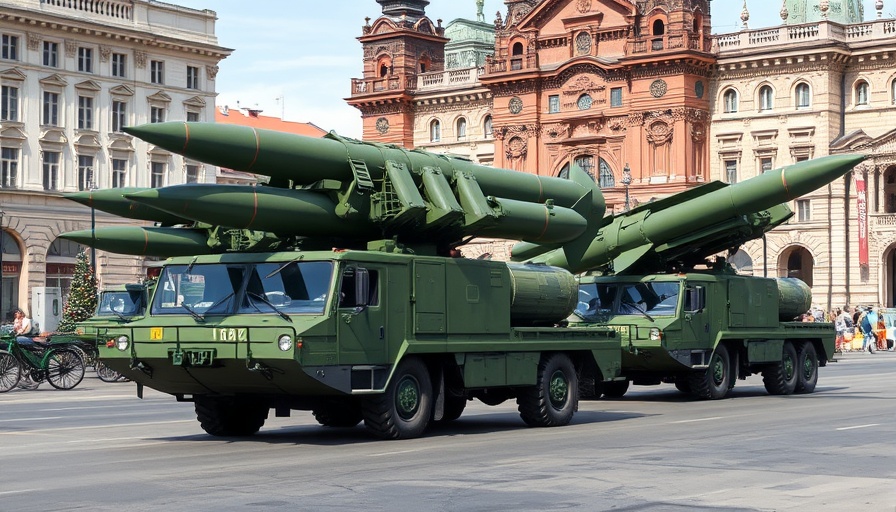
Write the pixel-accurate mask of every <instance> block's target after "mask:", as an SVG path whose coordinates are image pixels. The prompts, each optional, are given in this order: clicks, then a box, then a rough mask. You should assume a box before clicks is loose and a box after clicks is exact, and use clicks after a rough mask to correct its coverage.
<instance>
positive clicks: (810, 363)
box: [796, 341, 818, 393]
mask: <svg viewBox="0 0 896 512" xmlns="http://www.w3.org/2000/svg"><path fill="white" fill-rule="evenodd" d="M797 367H798V371H799V378H798V379H797V383H796V392H797V393H811V392H813V391H815V384H817V383H818V352H817V351H816V350H815V345H813V344H812V342H811V341H807V342H805V343H803V346H802V347H800V351H799V354H798V355H797Z"/></svg>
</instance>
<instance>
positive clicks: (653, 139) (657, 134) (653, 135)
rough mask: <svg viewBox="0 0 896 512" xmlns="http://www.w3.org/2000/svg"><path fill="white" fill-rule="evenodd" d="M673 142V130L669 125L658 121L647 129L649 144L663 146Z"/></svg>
mask: <svg viewBox="0 0 896 512" xmlns="http://www.w3.org/2000/svg"><path fill="white" fill-rule="evenodd" d="M671 140H672V129H671V128H670V127H669V125H668V124H666V123H664V122H662V121H657V122H655V123H653V124H651V125H650V126H649V127H648V128H647V142H650V143H651V144H654V145H657V146H662V145H664V144H666V143H668V142H670V141H671Z"/></svg>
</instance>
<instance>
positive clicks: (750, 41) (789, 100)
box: [710, 0, 896, 308]
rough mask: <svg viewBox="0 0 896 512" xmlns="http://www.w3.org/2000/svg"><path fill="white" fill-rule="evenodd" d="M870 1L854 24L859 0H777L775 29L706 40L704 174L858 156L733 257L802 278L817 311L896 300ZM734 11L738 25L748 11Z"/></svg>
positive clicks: (884, 81) (891, 48) (893, 150)
mask: <svg viewBox="0 0 896 512" xmlns="http://www.w3.org/2000/svg"><path fill="white" fill-rule="evenodd" d="M748 4H756V5H755V6H756V7H759V5H758V3H756V2H748ZM748 7H749V6H748ZM875 7H876V10H877V13H876V14H877V19H876V20H874V21H863V19H864V10H863V8H862V2H860V1H859V0H831V1H827V2H825V1H819V0H814V1H813V0H808V1H807V0H787V1H785V2H783V4H782V8H781V16H782V21H783V23H782V24H781V25H780V26H777V27H769V28H763V29H755V30H748V29H744V30H742V31H740V32H738V33H734V34H723V35H718V36H716V42H717V52H718V56H719V61H718V67H717V69H716V75H715V77H714V80H713V82H712V83H713V87H712V91H711V95H712V98H713V101H714V107H713V118H712V130H711V134H710V141H711V149H710V151H711V155H712V157H711V167H712V175H713V177H714V178H715V179H720V180H722V181H727V182H732V181H740V180H744V179H748V178H750V177H753V176H756V175H757V174H759V173H761V172H764V171H765V170H768V169H772V168H777V167H782V166H786V165H789V164H792V163H794V162H798V161H801V160H804V159H809V158H814V157H820V156H825V155H829V154H837V153H844V152H849V153H852V152H861V153H865V154H868V155H869V156H870V158H869V160H868V161H866V163H864V164H863V165H861V166H859V167H858V168H856V169H855V170H854V172H852V173H851V174H849V175H847V176H846V177H845V178H844V179H842V180H838V181H836V182H834V183H832V184H831V185H830V186H828V187H825V188H822V189H820V190H818V191H816V192H814V193H812V194H809V195H807V196H804V197H801V198H799V199H798V200H796V201H793V203H792V204H791V208H792V209H793V210H794V212H795V216H794V217H793V219H791V221H790V222H788V224H786V225H784V226H781V227H779V228H777V229H775V230H774V231H773V232H771V233H769V234H768V235H767V237H766V240H765V241H764V242H763V241H754V242H752V243H749V244H747V245H746V246H745V247H744V251H743V253H741V254H739V255H738V258H736V260H737V261H738V263H740V264H741V265H743V266H746V267H752V271H753V272H754V273H755V274H757V275H763V274H767V275H769V276H795V277H800V278H802V279H803V280H805V281H807V282H808V283H809V284H810V285H811V286H812V290H813V296H814V298H815V301H816V302H817V303H818V304H820V305H821V306H822V307H827V308H830V307H837V306H841V307H842V306H843V305H847V304H848V305H855V304H860V305H882V306H890V307H892V306H894V305H896V277H894V276H896V129H894V126H893V123H892V122H891V119H892V116H894V115H896V63H894V59H896V20H893V19H883V18H881V13H882V10H883V8H884V2H877V3H876V6H875ZM890 7H893V6H892V5H891V6H890ZM741 18H742V20H743V21H744V25H745V26H746V25H747V22H748V20H749V10H748V9H745V10H744V12H743V13H742V16H741Z"/></svg>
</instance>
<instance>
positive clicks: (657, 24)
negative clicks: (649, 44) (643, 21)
mask: <svg viewBox="0 0 896 512" xmlns="http://www.w3.org/2000/svg"><path fill="white" fill-rule="evenodd" d="M665 33H666V24H665V23H663V20H656V21H654V22H653V35H655V36H661V35H663V34H665Z"/></svg>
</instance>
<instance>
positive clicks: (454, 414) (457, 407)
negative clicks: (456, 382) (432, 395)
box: [436, 395, 467, 424]
mask: <svg viewBox="0 0 896 512" xmlns="http://www.w3.org/2000/svg"><path fill="white" fill-rule="evenodd" d="M466 408H467V397H464V396H450V395H447V396H445V410H444V411H443V412H442V419H440V420H439V421H437V422H436V423H440V424H442V423H448V422H449V421H454V420H456V419H457V418H460V415H461V414H463V413H464V409H466Z"/></svg>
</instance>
